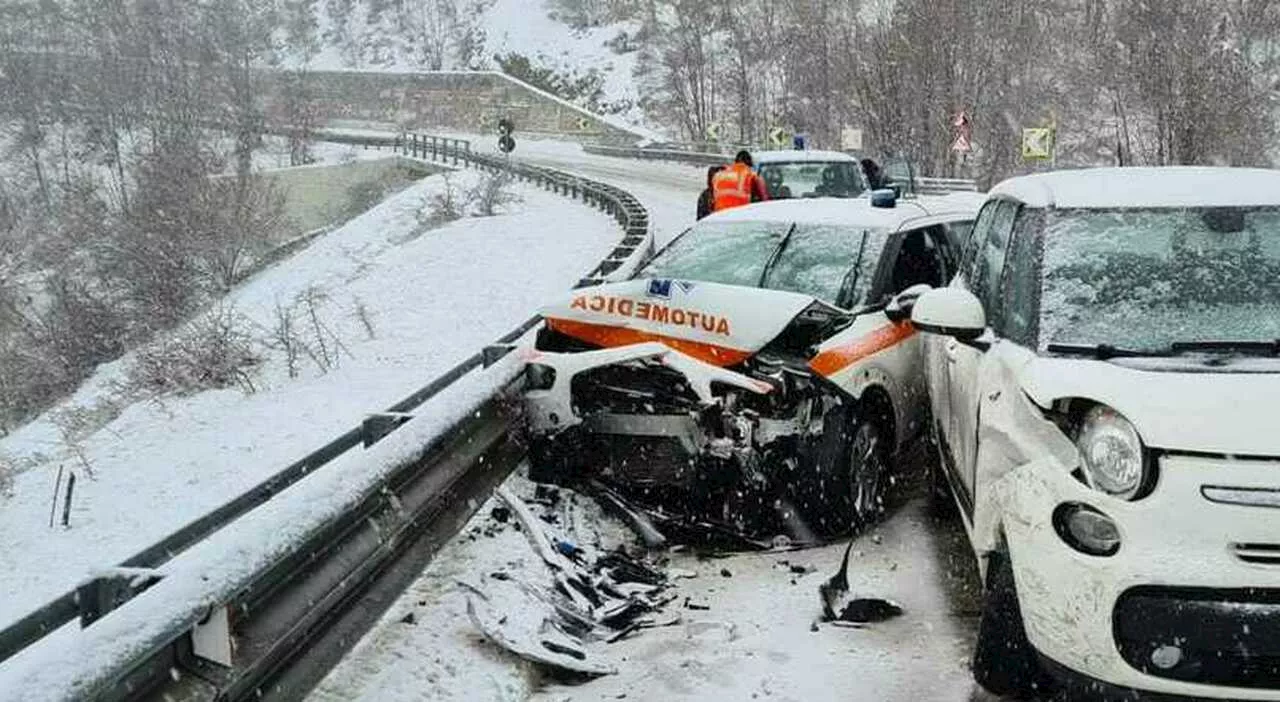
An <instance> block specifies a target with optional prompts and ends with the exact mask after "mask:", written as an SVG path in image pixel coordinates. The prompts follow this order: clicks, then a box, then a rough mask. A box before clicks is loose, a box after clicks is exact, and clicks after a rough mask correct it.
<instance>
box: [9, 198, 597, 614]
mask: <svg viewBox="0 0 1280 702" xmlns="http://www.w3.org/2000/svg"><path fill="white" fill-rule="evenodd" d="M475 177H477V176H476V175H475V174H473V173H461V174H458V175H457V176H456V177H455V181H466V180H469V179H473V178H475ZM442 187H443V179H442V178H441V177H435V178H429V179H427V180H425V181H423V182H421V183H419V184H417V185H415V186H413V187H411V188H409V189H407V190H405V191H403V192H401V193H399V194H398V195H396V196H395V197H393V198H391V199H390V200H388V201H387V202H384V203H383V204H382V205H380V206H378V207H377V208H375V209H373V210H371V211H370V212H368V213H366V214H365V215H363V216H361V217H358V218H356V219H355V220H352V221H351V222H349V223H348V224H347V225H345V226H344V227H342V228H340V229H338V230H335V231H334V232H331V233H329V234H327V235H325V236H323V237H321V238H320V239H318V240H317V241H316V242H315V243H313V244H312V245H311V246H310V247H309V248H307V249H306V250H304V251H302V252H300V253H299V254H297V255H296V256H294V257H293V258H291V259H289V260H287V261H285V262H283V263H281V264H279V265H277V266H275V267H273V268H271V269H268V270H266V271H264V272H262V273H260V274H259V275H257V276H256V277H254V278H252V279H251V280H249V281H248V282H246V283H245V284H244V285H243V286H241V287H240V288H238V289H237V290H236V291H234V292H233V293H232V294H231V295H230V297H229V300H228V302H230V303H231V304H232V305H234V307H235V309H236V310H237V311H238V312H239V313H240V314H242V315H244V316H245V317H247V318H248V319H250V320H251V323H252V324H253V325H254V328H255V329H256V330H257V333H258V334H259V335H260V336H261V337H263V338H265V337H268V336H270V335H271V329H272V328H273V326H274V324H275V322H274V321H273V313H274V309H275V307H276V305H277V303H280V304H285V305H288V304H290V303H292V302H293V301H294V300H295V299H296V298H297V297H298V296H299V295H300V294H302V293H304V292H306V291H308V290H314V291H316V295H315V299H316V300H317V302H318V304H317V311H318V314H319V317H320V319H321V320H322V322H323V323H324V324H325V325H326V326H328V327H329V328H330V329H332V330H333V331H334V333H335V335H336V336H337V337H338V338H339V339H340V340H341V341H342V343H343V344H344V345H345V347H346V348H347V349H348V350H349V352H348V353H344V354H342V357H341V359H340V363H339V365H338V367H336V368H334V369H332V370H330V371H329V372H328V373H321V372H319V370H318V369H317V368H316V367H315V366H314V365H313V364H310V362H309V361H308V360H306V359H303V361H302V366H301V372H300V377H298V378H296V379H289V377H288V373H287V371H286V368H285V364H284V362H283V360H282V359H280V358H279V357H278V355H276V356H271V357H270V358H269V360H268V361H267V362H266V364H265V365H264V366H263V367H262V368H260V369H259V370H258V371H257V372H256V374H255V375H254V378H253V380H254V384H255V386H256V389H257V391H256V392H254V393H252V394H247V395H246V394H244V393H243V392H241V391H240V390H235V389H228V390H220V391H209V392H202V393H199V394H196V395H193V396H189V397H181V398H178V397H169V398H164V399H161V400H157V401H154V402H138V403H135V404H132V405H130V406H127V407H125V408H124V409H123V411H122V412H121V413H120V414H119V416H118V417H116V418H115V419H114V420H113V421H111V422H110V423H109V424H107V425H106V426H105V427H103V428H101V429H100V430H98V431H96V432H94V433H92V434H91V435H89V436H87V437H85V438H83V439H82V440H80V441H79V442H77V443H76V444H75V445H74V446H70V445H67V444H66V443H65V442H64V441H63V439H62V437H61V434H60V432H59V430H58V427H57V424H56V422H55V421H54V418H55V417H56V411H55V412H53V413H47V414H46V415H44V416H43V417H41V418H40V419H38V420H36V421H35V422H33V423H32V424H29V425H28V426H26V427H24V428H22V429H20V430H19V431H17V432H15V433H14V434H12V435H10V436H8V437H6V438H5V439H3V440H0V453H2V454H4V455H7V456H9V457H10V458H12V459H19V460H18V462H19V463H20V464H22V465H24V466H27V467H28V468H29V469H28V470H26V471H25V472H23V473H21V474H19V475H18V476H17V477H16V480H15V483H14V486H13V491H14V495H13V496H12V497H11V498H9V499H6V500H0V626H4V625H6V624H8V623H9V622H11V621H13V620H14V619H16V618H18V617H19V616H21V615H22V614H25V613H26V612H27V611H29V610H31V609H33V608H34V607H37V606H39V605H41V604H43V603H44V602H45V601H47V600H49V599H51V598H52V597H54V596H56V595H59V594H61V593H62V592H64V591H65V590H67V589H69V588H70V587H72V586H74V585H75V584H76V583H77V582H78V581H80V580H81V579H82V578H83V577H84V575H85V574H86V572H87V571H88V570H90V569H93V568H99V567H103V566H108V565H114V564H115V563H118V562H119V561H121V560H123V559H124V558H126V557H128V556H129V555H132V554H133V553H134V552H136V551H138V550H140V549H141V548H143V547H145V546H147V545H149V544H151V543H153V542H155V541H157V540H159V539H160V538H161V537H163V536H165V535H166V534H168V533H170V532H172V531H173V530H175V529H176V528H178V527H180V526H182V525H183V524H185V523H187V522H188V521H190V520H191V519H193V518H195V517H197V516H199V515H200V514H203V513H205V512H207V511H208V510H210V509H212V508H214V507H216V506H218V505H220V504H222V503H223V502H225V501H226V500H227V499H229V498H230V497H232V496H234V495H236V494H239V493H240V492H241V491H243V490H244V489H246V488H248V487H249V486H251V485H253V484H255V483H257V482H258V481H260V480H261V479H263V478H264V477H265V476H267V475H269V474H271V473H273V472H275V471H277V470H279V469H281V468H283V467H284V466H285V465H287V464H288V463H290V462H292V461H293V460H296V459H297V458H300V457H301V456H302V455H304V454H306V453H307V452H308V451H310V450H312V449H314V448H316V447H318V446H320V445H322V444H323V443H325V442H327V441H329V440H330V439H332V438H333V437H334V436H336V435H338V434H339V433H341V432H342V431H345V430H346V429H348V428H350V427H351V426H353V425H355V424H357V423H358V422H359V421H360V420H361V418H362V417H363V416H364V414H366V413H368V412H371V411H378V410H381V409H383V408H385V407H387V406H389V405H391V404H392V403H394V402H395V401H397V400H399V399H401V398H402V397H404V396H405V395H407V394H408V393H409V392H411V391H412V390H414V389H416V388H418V387H421V386H422V385H424V384H426V383H427V382H428V381H429V380H431V379H432V378H434V377H436V376H437V375H439V374H440V373H442V372H443V371H445V370H447V369H448V368H450V367H451V366H453V365H454V364H456V363H457V362H459V361H461V360H462V359H464V358H466V357H467V356H469V355H470V354H472V353H474V352H475V351H476V350H477V349H479V348H480V347H481V346H483V345H484V344H485V343H488V342H490V341H492V340H493V339H495V338H496V337H498V336H500V335H502V334H503V333H505V332H506V331H508V330H510V329H512V328H513V327H515V326H516V325H517V324H518V323H519V322H521V321H523V320H524V319H526V318H527V317H528V316H529V315H530V314H531V313H533V312H534V311H535V310H536V307H537V306H538V301H539V300H544V299H548V298H550V297H551V296H553V295H555V294H557V293H559V292H560V291H562V290H564V289H565V288H566V287H567V286H568V285H570V284H572V282H574V281H576V280H577V279H578V278H579V277H580V276H581V275H582V273H583V272H585V271H586V270H588V269H589V268H590V267H591V266H592V265H594V264H595V263H596V262H597V261H598V260H599V259H600V258H601V257H602V256H603V255H604V254H606V253H607V252H608V251H609V250H610V249H611V248H612V246H613V245H614V244H615V243H616V241H617V238H618V236H619V232H618V229H617V226H616V224H615V223H614V222H613V221H612V220H611V219H609V218H608V217H606V216H605V215H603V214H601V213H599V212H597V211H594V210H592V209H590V208H587V207H583V206H581V205H578V204H572V203H571V202H569V201H567V200H565V199H563V198H561V197H558V196H555V195H551V194H549V193H545V192H543V191H540V190H537V189H534V188H520V189H519V190H518V192H520V194H521V195H522V196H523V197H524V204H523V205H517V206H515V207H513V211H512V213H511V214H508V215H502V216H497V217H492V218H471V219H464V220H460V221H457V222H454V223H453V224H449V225H446V226H443V227H440V228H438V229H431V230H424V227H423V225H422V223H421V222H420V213H421V212H422V211H423V210H424V207H425V206H426V204H427V203H428V202H429V201H430V199H431V196H432V195H433V194H435V193H439V192H440V191H441V189H442ZM362 309H363V310H364V315H363V316H364V317H365V318H367V319H368V320H370V326H371V327H372V329H373V334H372V335H370V334H369V333H368V330H367V329H366V327H365V324H364V323H363V322H362V321H361V319H360V317H361V316H362V315H361V313H360V310H362ZM128 362H129V359H128V358H126V359H123V360H121V361H118V362H116V363H113V364H110V365H108V366H104V367H103V368H101V369H100V370H99V372H98V373H97V374H96V375H95V376H94V377H93V378H92V379H90V380H89V381H88V382H87V383H86V384H85V385H84V386H83V387H82V388H81V389H80V391H79V392H78V393H77V394H76V395H75V396H74V397H72V398H70V399H69V400H68V401H67V402H65V403H63V404H62V405H61V406H60V408H59V409H60V410H62V411H63V412H66V411H67V410H72V409H76V408H92V407H93V406H95V404H96V403H98V402H100V401H102V399H103V398H105V397H108V396H110V395H112V394H113V391H114V389H115V384H116V383H118V382H119V381H120V380H121V379H122V378H123V377H124V368H125V367H126V364H127V363H128ZM77 455H82V456H83V457H84V459H85V460H86V461H87V462H88V464H89V465H91V466H92V469H93V470H92V475H90V474H88V472H86V471H83V470H82V471H81V472H80V476H79V482H78V483H77V485H76V489H75V495H74V500H73V509H72V513H71V528H70V529H66V530H64V529H62V528H60V527H59V528H53V529H50V528H49V526H48V522H49V514H50V498H51V496H52V493H53V487H54V480H55V475H56V472H57V469H58V467H59V466H60V465H65V466H66V467H68V468H73V467H75V466H76V465H77V464H78V458H77Z"/></svg>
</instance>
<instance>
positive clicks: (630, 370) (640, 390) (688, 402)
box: [570, 362, 699, 415]
mask: <svg viewBox="0 0 1280 702" xmlns="http://www.w3.org/2000/svg"><path fill="white" fill-rule="evenodd" d="M570 392H571V393H572V397H573V403H574V405H576V406H577V408H578V411H579V412H580V413H581V414H584V415H585V414H590V413H592V412H595V411H608V412H617V413H623V414H683V413H685V412H688V411H690V410H692V409H696V408H697V407H698V405H699V403H698V397H697V395H696V394H694V392H693V389H692V388H690V387H689V382H688V380H687V379H685V377H684V376H683V375H681V374H680V373H679V372H678V371H675V370H672V369H670V368H667V367H666V366H663V365H660V364H646V363H640V362H636V363H628V364H620V365H614V366H602V367H600V368H592V369H590V370H586V371H583V372H581V373H579V374H577V375H576V376H574V378H573V384H572V385H571V386H570Z"/></svg>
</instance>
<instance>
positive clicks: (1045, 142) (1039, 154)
mask: <svg viewBox="0 0 1280 702" xmlns="http://www.w3.org/2000/svg"><path fill="white" fill-rule="evenodd" d="M1022 157H1023V158H1025V159H1049V158H1053V127H1027V128H1025V129H1023V130H1022Z"/></svg>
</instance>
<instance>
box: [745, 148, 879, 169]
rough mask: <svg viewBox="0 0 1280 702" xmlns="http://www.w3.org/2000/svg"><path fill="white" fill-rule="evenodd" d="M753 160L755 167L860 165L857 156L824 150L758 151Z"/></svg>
mask: <svg viewBox="0 0 1280 702" xmlns="http://www.w3.org/2000/svg"><path fill="white" fill-rule="evenodd" d="M751 160H752V161H753V162H754V163H755V165H757V166H759V165H760V164H763V163H804V162H816V163H827V162H831V161H844V162H848V163H858V159H857V157H855V156H851V155H849V154H846V153H844V152H843V151H822V150H808V149H806V150H804V151H799V150H792V151H785V150H779V151H756V152H754V153H752V154H751Z"/></svg>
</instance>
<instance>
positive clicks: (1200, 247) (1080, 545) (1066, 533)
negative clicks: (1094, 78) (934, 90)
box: [912, 168, 1280, 700]
mask: <svg viewBox="0 0 1280 702" xmlns="http://www.w3.org/2000/svg"><path fill="white" fill-rule="evenodd" d="M912 319H913V321H914V322H915V324H916V326H917V328H919V329H920V330H922V331H925V332H931V333H926V334H924V335H923V336H924V338H925V346H926V351H925V354H926V358H927V367H928V376H929V378H928V381H929V386H930V388H929V389H930V395H931V398H932V409H933V417H934V427H933V428H934V434H935V437H936V439H937V444H938V446H939V448H940V453H941V454H942V461H941V463H942V465H943V468H944V470H943V473H944V474H945V476H946V478H947V481H946V482H947V483H948V484H949V486H950V488H951V491H952V492H953V494H954V496H955V498H956V502H957V504H958V505H959V509H960V512H961V513H962V515H963V521H964V524H965V526H966V528H967V530H968V533H969V536H970V539H971V542H972V544H973V548H974V550H975V552H976V553H977V555H978V557H979V562H980V563H981V565H982V567H981V570H982V571H983V573H984V578H985V585H986V593H985V600H984V605H983V612H982V618H981V624H980V627H979V635H978V642H977V647H976V651H975V655H974V664H973V670H974V675H975V677H976V678H977V680H978V681H979V682H980V683H981V684H982V685H983V686H985V687H987V688H988V689H990V690H992V691H994V692H997V693H1000V694H1012V695H1016V696H1023V695H1028V694H1031V693H1032V692H1033V691H1034V690H1035V689H1036V688H1039V687H1040V686H1042V685H1049V686H1051V687H1052V686H1056V685H1057V684H1059V683H1065V684H1066V685H1067V686H1068V688H1069V689H1072V690H1075V691H1076V692H1078V693H1079V694H1080V695H1081V697H1082V698H1084V699H1113V698H1118V697H1123V698H1124V699H1133V698H1134V695H1135V694H1136V693H1135V691H1141V692H1142V694H1150V693H1157V694H1164V695H1171V696H1179V697H1186V698H1189V699H1200V700H1204V699H1228V698H1229V699H1250V700H1280V171H1269V170H1253V169H1226V168H1158V169H1151V168H1126V169H1097V170H1081V171H1063V172H1055V173H1046V174H1041V175H1032V176H1026V177H1020V178H1014V179H1012V180H1008V181H1005V182H1004V183H1001V184H1000V185H998V186H996V187H995V188H994V189H993V190H992V191H991V193H990V194H989V199H988V201H987V203H986V204H985V205H984V206H983V208H982V211H981V213H980V214H979V216H978V219H977V221H976V223H975V226H974V229H973V232H972V236H971V237H970V240H969V243H968V245H967V246H966V248H965V252H964V257H963V259H962V261H961V264H960V272H959V275H958V276H957V277H956V278H955V280H954V281H953V282H952V283H951V285H950V287H947V288H942V289H938V290H933V291H930V292H928V293H926V294H924V295H923V296H922V297H920V299H919V300H918V301H917V303H916V305H915V306H914V309H913V312H912ZM1045 673H1049V674H1050V675H1049V676H1048V677H1046V676H1045ZM1161 699H1165V698H1164V697H1161Z"/></svg>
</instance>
